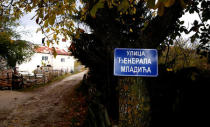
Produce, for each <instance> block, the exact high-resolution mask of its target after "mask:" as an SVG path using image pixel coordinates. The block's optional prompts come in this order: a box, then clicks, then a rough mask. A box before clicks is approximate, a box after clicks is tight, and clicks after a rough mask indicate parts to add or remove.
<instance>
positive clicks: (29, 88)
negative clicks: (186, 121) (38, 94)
mask: <svg viewBox="0 0 210 127" xmlns="http://www.w3.org/2000/svg"><path fill="white" fill-rule="evenodd" d="M70 75H74V73H73V74H70V73H68V74H65V75H62V76H59V77H56V78H54V79H53V80H51V81H49V82H48V83H44V84H35V85H32V86H30V87H27V88H22V89H19V90H17V91H24V92H28V91H33V90H35V89H37V88H40V87H44V86H48V85H51V84H52V83H54V82H59V81H61V80H63V79H64V78H66V77H68V76H70Z"/></svg>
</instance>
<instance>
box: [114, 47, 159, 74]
mask: <svg viewBox="0 0 210 127" xmlns="http://www.w3.org/2000/svg"><path fill="white" fill-rule="evenodd" d="M114 75H115V76H144V77H157V76H158V53H157V50H156V49H129V48H116V49H115V50H114Z"/></svg>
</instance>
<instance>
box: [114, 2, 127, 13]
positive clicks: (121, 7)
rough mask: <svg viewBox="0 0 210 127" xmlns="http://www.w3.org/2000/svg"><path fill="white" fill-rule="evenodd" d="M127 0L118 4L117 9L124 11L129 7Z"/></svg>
mask: <svg viewBox="0 0 210 127" xmlns="http://www.w3.org/2000/svg"><path fill="white" fill-rule="evenodd" d="M129 6H130V5H129V2H128V0H123V1H122V2H121V3H120V5H119V6H118V8H117V9H118V11H122V12H126V11H127V9H128V8H129Z"/></svg>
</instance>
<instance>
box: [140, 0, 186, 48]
mask: <svg viewBox="0 0 210 127" xmlns="http://www.w3.org/2000/svg"><path fill="white" fill-rule="evenodd" d="M164 10H165V12H164V15H163V16H157V17H155V18H154V19H153V20H152V21H150V22H149V24H148V26H147V27H146V29H145V30H144V31H142V32H141V33H140V36H139V39H138V40H137V43H139V44H138V47H143V48H156V47H157V46H159V44H160V43H162V42H163V41H164V39H165V38H166V37H167V36H168V33H169V32H172V31H173V30H174V24H175V23H176V21H177V20H178V19H179V18H180V17H181V16H182V14H183V12H182V11H183V8H182V6H181V3H180V2H179V1H178V0H176V3H174V5H173V6H171V7H170V8H165V9H164Z"/></svg>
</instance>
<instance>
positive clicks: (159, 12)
mask: <svg viewBox="0 0 210 127" xmlns="http://www.w3.org/2000/svg"><path fill="white" fill-rule="evenodd" d="M163 14H164V4H163V3H162V2H161V3H160V4H159V7H158V15H159V16H163Z"/></svg>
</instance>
